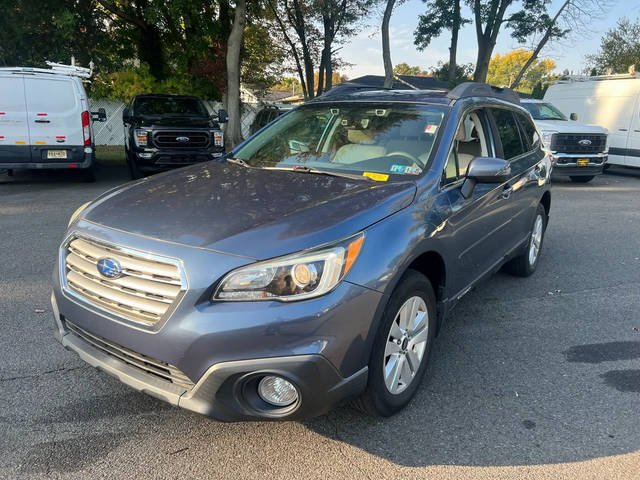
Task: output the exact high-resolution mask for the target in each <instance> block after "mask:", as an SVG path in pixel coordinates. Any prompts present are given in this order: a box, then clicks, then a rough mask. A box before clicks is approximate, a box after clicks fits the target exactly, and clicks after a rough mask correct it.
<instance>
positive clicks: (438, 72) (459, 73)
mask: <svg viewBox="0 0 640 480" xmlns="http://www.w3.org/2000/svg"><path fill="white" fill-rule="evenodd" d="M475 68H476V67H475V65H474V64H473V63H464V64H462V65H460V64H457V65H456V74H455V79H454V81H453V86H455V85H459V84H461V83H464V82H469V81H471V76H472V75H473V71H474V70H475ZM429 73H430V74H431V75H433V76H434V77H435V78H437V79H438V80H441V81H443V82H448V81H449V62H438V65H437V66H436V67H433V68H431V69H430V71H429Z"/></svg>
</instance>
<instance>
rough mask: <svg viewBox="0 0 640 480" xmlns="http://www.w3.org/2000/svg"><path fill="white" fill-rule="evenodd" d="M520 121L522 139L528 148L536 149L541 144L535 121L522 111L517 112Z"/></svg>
mask: <svg viewBox="0 0 640 480" xmlns="http://www.w3.org/2000/svg"><path fill="white" fill-rule="evenodd" d="M516 117H517V118H518V123H519V124H520V131H521V132H522V139H523V140H524V142H525V144H526V145H525V147H527V148H526V150H529V151H531V150H535V149H536V148H538V147H539V146H540V138H539V137H538V132H537V130H536V127H535V126H534V125H533V122H532V121H531V119H530V118H529V117H527V116H526V115H524V114H522V113H516Z"/></svg>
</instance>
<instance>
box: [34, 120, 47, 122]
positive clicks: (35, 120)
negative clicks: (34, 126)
mask: <svg viewBox="0 0 640 480" xmlns="http://www.w3.org/2000/svg"><path fill="white" fill-rule="evenodd" d="M34 122H36V123H51V121H50V120H34Z"/></svg>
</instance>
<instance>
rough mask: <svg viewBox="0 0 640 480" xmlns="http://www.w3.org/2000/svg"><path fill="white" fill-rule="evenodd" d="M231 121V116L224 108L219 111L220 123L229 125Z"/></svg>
mask: <svg viewBox="0 0 640 480" xmlns="http://www.w3.org/2000/svg"><path fill="white" fill-rule="evenodd" d="M228 121H229V114H228V113H227V111H226V110H225V109H224V108H221V109H220V110H218V123H227V122H228Z"/></svg>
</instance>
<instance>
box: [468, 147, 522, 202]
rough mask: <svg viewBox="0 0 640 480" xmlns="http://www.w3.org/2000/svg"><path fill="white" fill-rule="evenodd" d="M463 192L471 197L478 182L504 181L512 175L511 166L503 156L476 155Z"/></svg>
mask: <svg viewBox="0 0 640 480" xmlns="http://www.w3.org/2000/svg"><path fill="white" fill-rule="evenodd" d="M466 176H467V178H466V179H465V181H464V183H463V184H462V190H461V193H462V195H463V196H464V197H465V198H469V197H470V196H471V194H472V193H473V189H474V188H475V187H476V184H478V183H504V182H506V181H507V180H509V178H510V177H511V166H510V165H509V162H507V161H506V160H503V159H502V158H495V157H476V158H474V159H473V160H471V163H469V168H468V169H467V175H466Z"/></svg>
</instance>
